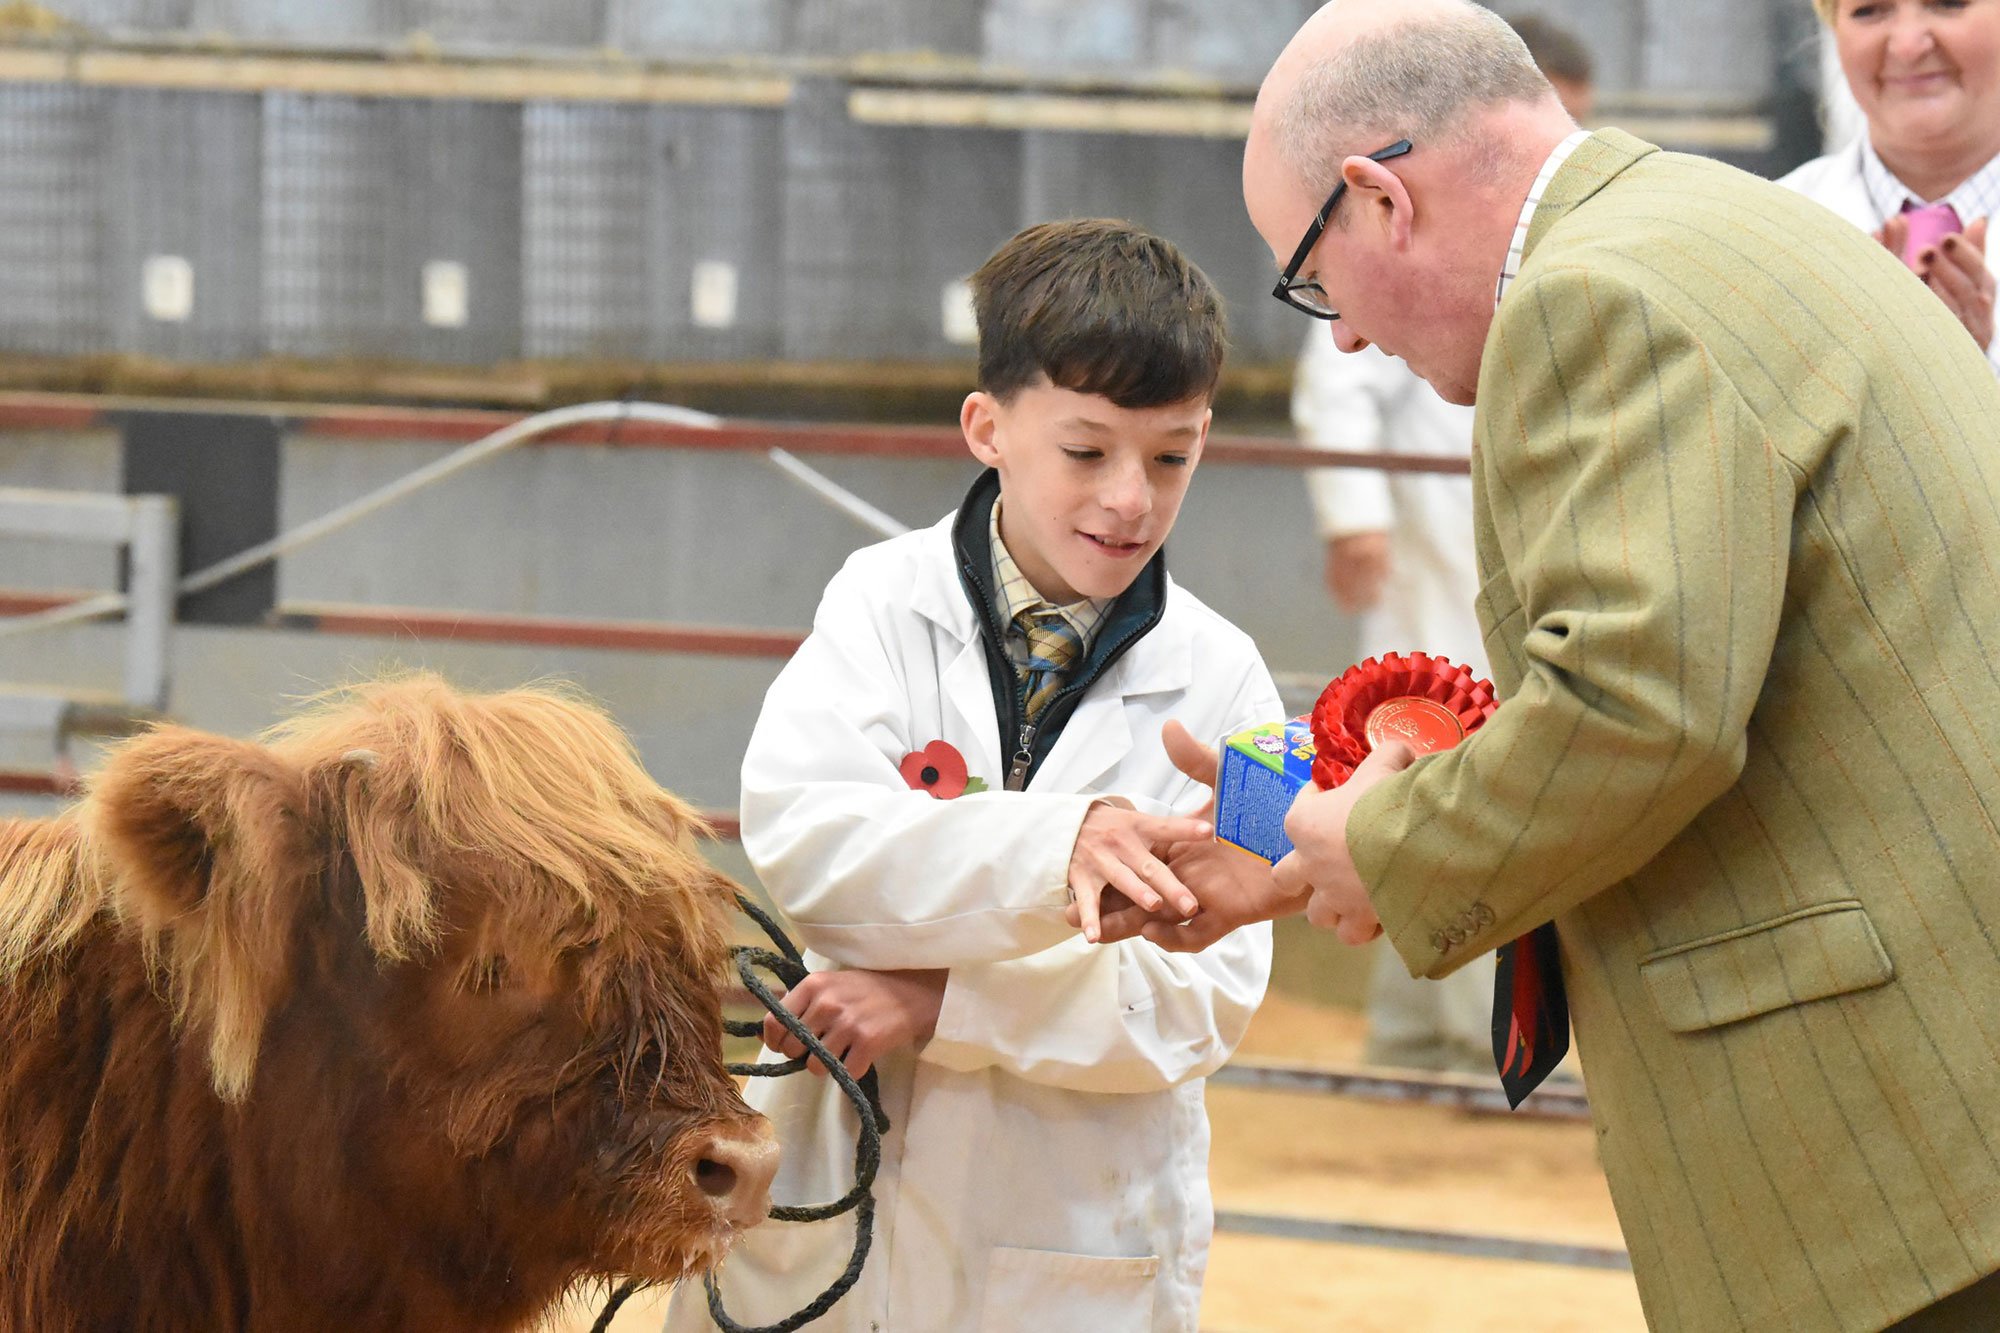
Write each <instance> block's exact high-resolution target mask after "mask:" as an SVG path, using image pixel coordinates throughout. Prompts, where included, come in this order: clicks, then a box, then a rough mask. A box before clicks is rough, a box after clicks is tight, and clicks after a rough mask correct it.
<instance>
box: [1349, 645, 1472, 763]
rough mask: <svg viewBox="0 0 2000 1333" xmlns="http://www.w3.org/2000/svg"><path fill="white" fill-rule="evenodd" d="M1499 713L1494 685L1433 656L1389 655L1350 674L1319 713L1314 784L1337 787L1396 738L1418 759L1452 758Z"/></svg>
mask: <svg viewBox="0 0 2000 1333" xmlns="http://www.w3.org/2000/svg"><path fill="white" fill-rule="evenodd" d="M1499 706H1500V704H1499V701H1498V700H1496V699H1495V698H1494V697H1493V683H1492V682H1491V681H1486V680H1480V679H1479V678H1478V677H1476V676H1474V675H1473V674H1472V669H1471V668H1470V667H1462V666H1457V665H1454V664H1453V663H1451V662H1448V661H1446V660H1445V659H1444V658H1442V657H1432V656H1431V655H1430V654H1429V653H1407V654H1406V653H1384V654H1383V655H1382V656H1381V657H1380V658H1379V659H1377V658H1373V657H1371V658H1369V659H1368V660H1367V661H1365V662H1363V663H1361V664H1360V665H1359V666H1352V667H1349V668H1348V669H1347V670H1346V672H1344V673H1343V674H1342V675H1341V676H1340V678H1339V679H1338V680H1335V681H1334V682H1333V683H1332V684H1330V685H1328V686H1327V687H1326V690H1325V691H1324V692H1323V693H1322V694H1321V695H1320V696H1319V702H1318V703H1316V704H1314V705H1313V711H1312V733H1313V747H1314V750H1315V752H1316V753H1315V755H1314V758H1313V781H1314V782H1316V783H1317V784H1319V786H1320V787H1321V788H1322V789H1324V788H1328V787H1338V786H1339V785H1340V784H1341V783H1343V782H1345V781H1347V779H1348V778H1349V777H1351V776H1353V774H1354V770H1355V769H1356V768H1357V767H1359V766H1360V764H1361V761H1362V760H1363V759H1365V758H1367V757H1368V753H1369V751H1371V750H1373V749H1374V748H1375V746H1376V745H1377V744H1378V743H1380V742H1381V741H1384V740H1387V739H1390V738H1392V737H1393V738H1394V739H1397V740H1400V741H1403V742H1405V743H1407V744H1408V745H1410V746H1411V747H1412V748H1413V749H1415V750H1416V751H1417V753H1419V754H1431V753H1433V752H1435V751H1438V750H1448V749H1450V748H1451V747H1452V746H1454V745H1456V744H1458V742H1459V740H1460V739H1461V738H1463V737H1465V736H1467V735H1470V734H1471V733H1472V732H1475V731H1477V730H1479V728H1480V726H1481V725H1482V724H1484V723H1485V721H1486V719H1487V718H1489V717H1491V716H1493V710H1494V709H1496V708H1498V707H1499Z"/></svg>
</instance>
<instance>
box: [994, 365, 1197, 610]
mask: <svg viewBox="0 0 2000 1333" xmlns="http://www.w3.org/2000/svg"><path fill="white" fill-rule="evenodd" d="M1211 415H1212V413H1211V412H1210V411H1209V406H1208V400H1207V399H1206V398H1194V399H1189V400H1188V401H1186V402H1180V403H1170V404H1168V405H1166V406H1164V407H1136V408H1135V407H1119V406H1117V405H1116V404H1115V403H1113V402H1112V401H1111V400H1110V399H1108V398H1104V397H1101V396H1099V395H1096V394H1088V393H1077V392H1075V391H1074V390H1071V389H1059V388H1057V387H1055V386H1054V385H1052V384H1050V383H1049V382H1048V381H1047V380H1046V379H1044V380H1042V381H1041V382H1040V383H1039V384H1035V385H1031V386H1030V387H1028V388H1025V389H1022V390H1020V391H1019V392H1017V393H1015V394H1013V395H1012V396H1011V397H1009V398H1008V399H1006V400H1005V401H1002V400H1000V399H998V398H995V397H994V396H993V395H992V394H989V393H983V392H982V393H974V394H971V395H969V396H968V397H967V398H966V400H965V406H964V407H963V409H961V411H960V413H959V425H960V427H961V428H962V429H963V430H964V432H965V441H966V444H967V445H968V446H969V447H970V448H971V450H972V456H973V457H974V458H977V459H978V460H979V461H980V462H982V463H984V464H986V465H987V466H988V467H991V468H995V469H997V470H998V471H999V473H1000V491H1001V494H1002V496H1003V497H1004V499H1005V503H1004V504H1002V505H1001V507H1000V539H1001V540H1002V541H1004V542H1006V543H1007V551H1008V553H1009V554H1010V555H1012V556H1013V557H1014V561H1015V563H1016V564H1018V565H1020V567H1021V572H1022V573H1023V574H1025V575H1027V577H1028V580H1029V582H1031V583H1033V584H1034V585H1035V590H1036V591H1037V592H1039V593H1041V595H1042V596H1043V597H1045V598H1047V599H1048V600H1049V601H1050V602H1053V603H1055V604H1056V605H1058V606H1061V605H1063V604H1065V603H1068V602H1074V601H1077V600H1078V599H1080V598H1084V597H1098V598H1101V597H1116V596H1117V595H1118V594H1119V593H1121V592H1124V591H1125V589H1127V588H1129V587H1131V586H1132V580H1133V579H1135V578H1137V577H1138V576H1139V571H1140V570H1142V569H1144V568H1145V567H1146V562H1147V561H1149V560H1151V559H1152V558H1153V553H1154V552H1156V551H1158V550H1159V549H1160V545H1161V543H1163V542H1165V541H1166V539H1167V533H1168V532H1169V531H1171V530H1172V528H1173V526H1174V519H1175V517H1176V516H1178V515H1179V513H1180V510H1181V499H1182V497H1184V496H1185V495H1186V494H1187V488H1188V480H1189V479H1190V478H1191V477H1193V476H1194V469H1195V464H1196V463H1197V462H1199V461H1200V459H1201V449H1202V444H1203V443H1204V442H1205V441H1206V440H1207V438H1208V423H1209V419H1210V417H1211Z"/></svg>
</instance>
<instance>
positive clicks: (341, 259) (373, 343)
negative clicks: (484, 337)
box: [263, 93, 414, 357]
mask: <svg viewBox="0 0 2000 1333" xmlns="http://www.w3.org/2000/svg"><path fill="white" fill-rule="evenodd" d="M392 128H393V116H392V107H391V104H390V103H388V102H382V101H364V100H362V99H360V98H353V97H319V96H301V95H298V94H292V93H273V94H271V95H269V96H268V97H267V98H266V99H265V104H264V243H263V252H264V327H265V334H266V339H267V343H268V347H269V350H271V351H272V352H275V353H278V354H279V355H281V356H308V357H312V356H332V357H341V356H351V357H360V356H375V357H402V356H408V355H409V354H410V352H411V351H412V350H414V349H413V348H412V347H411V345H410V344H411V342H412V341H413V340H412V339H411V338H410V337H409V336H408V335H409V333H410V332H412V330H410V329H409V328H408V327H407V325H406V326H404V327H403V328H401V329H399V328H397V327H396V325H397V322H398V321H397V320H396V319H395V317H394V314H393V313H392V312H393V309H394V306H395V304H396V299H395V298H396V293H395V291H394V277H395V275H394V273H393V270H392V262H393V257H394V255H395V252H396V245H395V237H394V234H393V227H394V211H395V193H396V191H397V189H398V187H399V185H400V184H401V183H400V182H398V181H397V180H396V179H395V156H394V151H393V145H392V142H391V139H390V134H391V132H392ZM399 335H400V336H399Z"/></svg>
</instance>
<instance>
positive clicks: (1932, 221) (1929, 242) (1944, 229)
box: [1903, 204, 1965, 269]
mask: <svg viewBox="0 0 2000 1333" xmlns="http://www.w3.org/2000/svg"><path fill="white" fill-rule="evenodd" d="M1903 221H1905V222H1907V223H1908V224H1909V225H1910V234H1909V239H1907V240H1905V241H1904V242H1903V262H1904V263H1905V264H1908V265H1909V266H1910V267H1911V268H1912V269H1915V268H1916V267H1917V262H1918V257H1919V256H1920V255H1922V254H1923V252H1924V251H1926V250H1928V249H1930V248H1931V247H1932V246H1934V245H1936V244H1937V243H1938V242H1939V241H1942V240H1943V239H1944V238H1945V237H1947V236H1949V235H1951V234H1952V233H1953V232H1957V231H1964V230H1965V228H1964V227H1963V226H1961V225H1960V223H1959V220H1958V210H1957V209H1955V208H1953V207H1952V206H1951V205H1950V204H1930V205H1927V206H1925V207H1923V208H1911V209H1906V210H1904V213H1903Z"/></svg>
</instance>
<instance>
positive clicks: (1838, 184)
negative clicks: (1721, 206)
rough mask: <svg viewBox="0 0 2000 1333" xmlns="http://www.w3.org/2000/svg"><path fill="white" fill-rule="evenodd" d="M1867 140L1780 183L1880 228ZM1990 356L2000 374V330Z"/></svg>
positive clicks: (1999, 240)
mask: <svg viewBox="0 0 2000 1333" xmlns="http://www.w3.org/2000/svg"><path fill="white" fill-rule="evenodd" d="M1866 142H1867V139H1866V137H1865V136H1863V137H1861V138H1857V139H1855V140H1854V142H1852V143H1850V144H1848V145H1847V147H1845V148H1842V149H1840V150H1839V151H1837V152H1832V153H1828V154H1827V155H1826V156H1825V157H1816V158H1814V159H1813V160H1812V161H1810V162H1808V163H1806V164H1805V165H1804V166H1801V167H1799V168H1797V169H1796V170H1794V171H1792V172H1790V173H1789V174H1787V175H1785V176H1782V177H1780V178H1779V180H1778V184H1780V185H1782V186H1784V187H1785V188H1786V189H1790V190H1797V191H1798V192H1799V193H1800V194H1802V195H1804V196H1805V197H1806V198H1808V199H1811V200H1812V201H1813V202H1815V203H1820V204H1825V205H1826V206H1827V207H1828V208H1830V209H1832V210H1833V211H1834V212H1836V213H1838V214H1840V216H1842V217H1843V218H1846V219H1847V220H1848V221H1849V222H1851V223H1853V224H1854V225H1855V226H1857V227H1859V228H1861V230H1863V231H1866V232H1876V231H1880V230H1881V229H1882V223H1883V221H1884V219H1883V217H1882V213H1881V210H1880V209H1878V208H1877V207H1876V206H1875V200H1874V199H1873V198H1872V197H1871V196H1870V195H1869V193H1868V184H1867V182H1866V180H1864V179H1863V177H1862V174H1861V154H1862V151H1863V145H1864V144H1865V143H1866ZM1961 221H1963V222H1964V223H1965V224H1966V225H1967V226H1970V225H1971V224H1972V221H1973V219H1972V218H1970V217H1966V218H1962V219H1961ZM1996 244H2000V236H1996V237H1995V238H1994V239H1993V240H1991V241H1989V242H1988V245H1987V250H1986V267H1987V268H1988V269H1989V270H1992V271H1994V272H2000V269H1994V267H1993V261H1994V258H1995V256H1994V246H1995V245H1996ZM1986 359H1987V361H1989V362H1990V363H1992V366H1993V369H1994V372H1995V373H1996V374H2000V333H1996V334H1995V335H1994V338H1993V340H1992V341H1991V342H1989V343H1988V344H1987V345H1986Z"/></svg>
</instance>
